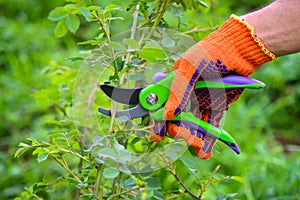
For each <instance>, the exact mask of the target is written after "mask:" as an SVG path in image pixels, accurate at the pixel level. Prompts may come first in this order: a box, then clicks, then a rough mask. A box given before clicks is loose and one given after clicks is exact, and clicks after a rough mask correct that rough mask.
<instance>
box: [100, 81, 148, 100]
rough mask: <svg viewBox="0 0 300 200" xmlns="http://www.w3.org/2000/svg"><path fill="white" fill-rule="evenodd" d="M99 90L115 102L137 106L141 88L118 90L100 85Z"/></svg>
mask: <svg viewBox="0 0 300 200" xmlns="http://www.w3.org/2000/svg"><path fill="white" fill-rule="evenodd" d="M100 88H101V90H102V91H103V92H104V93H105V94H106V95H107V96H109V97H110V98H111V99H113V100H114V101H116V102H119V103H123V104H129V105H136V104H139V94H140V92H141V90H142V89H143V88H132V89H131V88H118V87H113V86H110V85H100Z"/></svg>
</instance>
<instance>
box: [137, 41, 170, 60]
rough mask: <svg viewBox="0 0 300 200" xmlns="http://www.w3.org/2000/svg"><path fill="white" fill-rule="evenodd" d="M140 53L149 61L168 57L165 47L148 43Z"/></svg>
mask: <svg viewBox="0 0 300 200" xmlns="http://www.w3.org/2000/svg"><path fill="white" fill-rule="evenodd" d="M139 55H140V56H141V57H142V58H143V59H145V60H146V61H148V62H156V61H157V60H165V59H166V58H167V55H166V53H165V52H164V50H163V49H161V48H159V47H158V46H155V45H152V44H147V45H145V47H144V48H143V49H142V50H141V51H139Z"/></svg>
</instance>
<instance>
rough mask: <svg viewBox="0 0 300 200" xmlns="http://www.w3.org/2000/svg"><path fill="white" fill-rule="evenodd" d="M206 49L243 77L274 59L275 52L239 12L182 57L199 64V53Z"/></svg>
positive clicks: (207, 52) (194, 64)
mask: <svg viewBox="0 0 300 200" xmlns="http://www.w3.org/2000/svg"><path fill="white" fill-rule="evenodd" d="M203 49H204V50H205V53H206V55H207V54H208V55H209V56H210V57H211V58H212V59H213V60H217V59H220V60H221V61H222V63H224V64H225V65H226V67H227V70H233V71H235V72H236V73H238V74H240V75H244V76H248V75H250V74H251V73H253V71H254V69H255V68H256V67H259V66H261V65H263V64H264V63H266V62H268V61H270V60H272V59H275V55H274V54H273V53H272V52H270V51H269V50H268V49H267V48H266V47H265V46H264V45H263V43H262V42H261V40H260V39H259V38H258V37H257V36H256V35H255V34H254V29H253V27H252V26H251V25H249V24H248V23H247V22H246V21H244V20H243V19H241V18H239V17H238V16H236V15H231V17H230V19H229V20H227V21H226V22H225V23H224V24H223V25H222V26H221V27H220V28H219V29H217V30H216V31H214V32H212V33H211V34H209V35H208V36H207V37H206V38H204V39H203V40H201V41H200V42H199V43H197V44H196V45H194V46H193V47H192V48H190V49H189V50H188V51H187V52H185V53H184V55H183V56H182V58H184V59H185V60H186V61H188V62H190V64H191V65H193V66H194V67H196V66H198V64H199V63H200V62H201V60H202V56H199V55H201V52H203Z"/></svg>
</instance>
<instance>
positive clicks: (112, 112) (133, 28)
mask: <svg viewBox="0 0 300 200" xmlns="http://www.w3.org/2000/svg"><path fill="white" fill-rule="evenodd" d="M139 9H140V5H139V4H137V5H136V7H135V10H134V13H133V23H132V27H131V33H130V39H134V38H135V31H136V27H137V17H138V13H139ZM130 50H131V47H130V46H128V48H127V53H126V55H125V61H124V64H123V69H124V68H125V67H126V65H127V64H128V63H129V60H130ZM124 78H125V74H122V75H121V77H120V79H119V83H118V86H121V85H123V82H124ZM117 105H118V104H117V102H114V103H113V105H112V109H111V114H112V115H111V120H110V125H109V133H111V132H112V130H113V124H114V121H115V115H116V109H117Z"/></svg>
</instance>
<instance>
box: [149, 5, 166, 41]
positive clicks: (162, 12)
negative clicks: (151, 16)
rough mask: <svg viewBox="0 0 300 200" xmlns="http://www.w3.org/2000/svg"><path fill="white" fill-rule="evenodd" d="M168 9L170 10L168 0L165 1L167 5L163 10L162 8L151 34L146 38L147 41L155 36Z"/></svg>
mask: <svg viewBox="0 0 300 200" xmlns="http://www.w3.org/2000/svg"><path fill="white" fill-rule="evenodd" d="M167 8H168V0H165V3H164V5H163V8H162V10H161V12H160V15H159V16H158V17H157V18H156V20H155V22H154V24H153V26H152V28H151V30H150V32H149V34H148V35H147V37H146V38H145V41H148V40H149V39H150V38H151V36H152V35H153V33H154V31H155V29H156V28H157V26H158V24H159V22H160V21H161V20H162V18H163V16H164V14H165V12H166V11H167Z"/></svg>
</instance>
